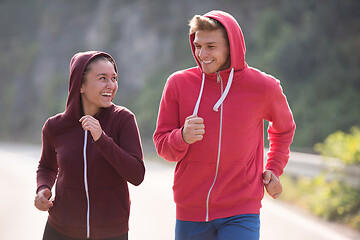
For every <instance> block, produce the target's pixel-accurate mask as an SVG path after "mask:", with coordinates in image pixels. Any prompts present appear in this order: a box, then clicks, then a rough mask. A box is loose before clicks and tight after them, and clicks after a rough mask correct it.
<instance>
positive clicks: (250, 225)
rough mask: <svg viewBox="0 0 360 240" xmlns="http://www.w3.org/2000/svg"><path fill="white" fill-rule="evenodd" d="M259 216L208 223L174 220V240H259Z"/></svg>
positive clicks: (248, 215) (247, 215)
mask: <svg viewBox="0 0 360 240" xmlns="http://www.w3.org/2000/svg"><path fill="white" fill-rule="evenodd" d="M259 237H260V217H259V214H244V215H238V216H234V217H228V218H220V219H215V220H213V221H210V222H190V221H181V220H176V227H175V240H233V239H234V240H235V239H236V240H241V239H244V240H245V239H246V240H259Z"/></svg>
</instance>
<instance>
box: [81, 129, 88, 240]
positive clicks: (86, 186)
mask: <svg viewBox="0 0 360 240" xmlns="http://www.w3.org/2000/svg"><path fill="white" fill-rule="evenodd" d="M87 135H88V131H87V130H85V136H84V149H83V155H84V185H85V193H86V200H87V213H86V238H87V239H89V238H90V200H89V186H88V181H87V159H86V147H87V138H88V137H87Z"/></svg>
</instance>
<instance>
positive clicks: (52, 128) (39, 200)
mask: <svg viewBox="0 0 360 240" xmlns="http://www.w3.org/2000/svg"><path fill="white" fill-rule="evenodd" d="M117 88H118V82H117V69H116V65H115V61H114V60H113V58H112V57H111V56H110V55H109V54H107V53H104V52H97V51H90V52H82V53H77V54H75V55H74V57H73V58H72V60H71V63H70V80H69V96H68V99H67V103H66V109H65V112H63V113H60V114H57V115H56V116H53V117H51V118H49V119H48V120H47V121H46V122H45V124H44V127H43V131H42V141H43V145H42V154H41V158H40V162H39V167H38V170H37V190H36V192H37V195H36V197H35V206H36V208H38V209H39V210H42V211H49V218H48V222H47V224H46V227H45V232H44V237H43V239H128V237H127V233H128V229H129V228H128V221H129V211H130V200H129V190H128V185H127V182H130V183H132V184H133V185H139V184H140V183H141V182H142V181H143V179H144V174H145V166H144V162H143V153H142V147H141V142H140V137H139V132H138V128H137V124H136V120H135V116H134V114H133V113H131V112H130V111H129V110H128V109H126V108H125V107H121V106H116V105H114V104H113V103H112V100H113V99H114V96H115V93H116V91H117ZM55 182H56V187H55V198H53V199H51V196H52V193H51V189H52V187H53V185H54V184H55Z"/></svg>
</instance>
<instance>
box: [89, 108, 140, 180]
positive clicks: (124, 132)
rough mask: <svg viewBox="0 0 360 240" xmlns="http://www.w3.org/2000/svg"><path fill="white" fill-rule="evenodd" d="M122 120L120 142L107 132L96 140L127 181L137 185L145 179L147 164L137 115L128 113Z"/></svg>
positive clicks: (109, 160) (103, 153) (103, 152)
mask: <svg viewBox="0 0 360 240" xmlns="http://www.w3.org/2000/svg"><path fill="white" fill-rule="evenodd" d="M124 117H125V119H123V120H122V121H121V124H120V126H119V132H118V138H119V139H118V143H119V145H117V144H116V143H115V141H114V140H113V139H112V138H111V137H110V136H108V135H107V134H106V133H105V132H103V133H102V135H101V136H100V138H99V139H98V140H97V141H96V142H95V144H96V146H97V147H98V149H99V151H100V152H101V154H102V155H103V156H104V157H105V159H106V160H107V161H108V162H109V163H110V164H111V165H112V166H113V168H114V169H115V170H116V172H117V173H118V174H119V175H120V176H121V177H122V178H123V179H124V180H126V181H128V182H130V183H131V184H133V185H135V186H137V185H140V183H141V182H142V181H143V180H144V176H145V165H144V162H143V152H142V147H141V140H140V135H139V130H138V127H137V124H136V120H135V116H134V115H133V114H127V115H126V116H124Z"/></svg>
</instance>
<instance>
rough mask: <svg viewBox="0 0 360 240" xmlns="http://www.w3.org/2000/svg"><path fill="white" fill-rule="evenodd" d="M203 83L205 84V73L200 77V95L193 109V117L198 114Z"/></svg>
mask: <svg viewBox="0 0 360 240" xmlns="http://www.w3.org/2000/svg"><path fill="white" fill-rule="evenodd" d="M204 83H205V73H203V75H202V81H201V88H200V93H199V97H198V100H197V101H196V104H195V108H194V112H193V115H197V114H198V111H199V105H200V100H201V96H202V93H203V89H204Z"/></svg>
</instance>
